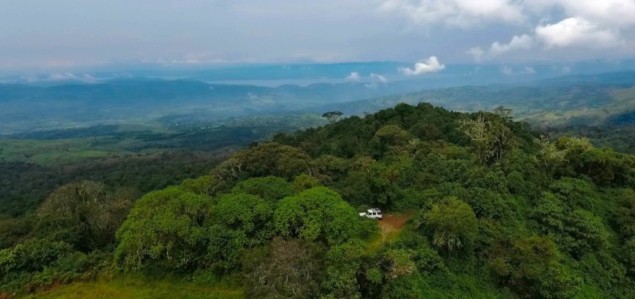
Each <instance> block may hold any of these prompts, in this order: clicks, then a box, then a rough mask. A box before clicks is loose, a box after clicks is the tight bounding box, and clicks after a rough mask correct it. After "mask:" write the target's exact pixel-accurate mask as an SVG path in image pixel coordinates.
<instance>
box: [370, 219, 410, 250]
mask: <svg viewBox="0 0 635 299" xmlns="http://www.w3.org/2000/svg"><path fill="white" fill-rule="evenodd" d="M410 217H412V215H411V214H387V215H384V218H383V219H382V220H379V222H378V223H379V229H380V232H381V235H379V236H377V238H375V239H374V240H373V241H371V242H370V244H369V248H370V249H377V248H379V247H380V246H381V245H382V244H384V243H386V242H390V241H392V240H394V239H395V238H396V237H397V236H399V233H401V231H402V230H403V228H404V226H405V225H406V222H407V221H408V220H409V219H410Z"/></svg>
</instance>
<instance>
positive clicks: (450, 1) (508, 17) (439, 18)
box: [380, 0, 525, 29]
mask: <svg viewBox="0 0 635 299" xmlns="http://www.w3.org/2000/svg"><path fill="white" fill-rule="evenodd" d="M380 10H382V11H386V12H397V13H400V14H401V15H403V16H405V17H406V18H408V19H409V20H410V21H412V22H414V23H416V24H444V25H447V26H452V27H460V28H466V29H467V28H468V27H469V26H472V25H475V24H481V23H492V22H493V23H497V22H502V23H521V22H523V21H524V20H525V16H524V14H523V11H522V7H521V6H520V5H519V4H518V2H517V1H512V0H479V1H475V0H383V1H382V4H381V6H380Z"/></svg>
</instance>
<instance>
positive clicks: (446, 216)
mask: <svg viewBox="0 0 635 299" xmlns="http://www.w3.org/2000/svg"><path fill="white" fill-rule="evenodd" d="M423 217H424V225H425V229H426V230H429V231H431V237H432V244H434V245H435V246H437V247H438V248H441V249H443V250H447V251H452V250H455V249H460V248H462V247H464V246H466V245H469V244H470V243H471V242H473V241H474V239H475V238H476V235H477V233H478V224H477V222H476V215H474V211H472V208H471V207H470V206H469V205H468V204H466V203H465V202H462V201H460V200H458V199H456V198H449V199H447V200H446V201H444V202H442V203H440V204H437V205H434V206H433V207H432V209H431V210H430V211H428V212H426V213H425V214H424V215H423Z"/></svg>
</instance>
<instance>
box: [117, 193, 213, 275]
mask: <svg viewBox="0 0 635 299" xmlns="http://www.w3.org/2000/svg"><path fill="white" fill-rule="evenodd" d="M211 210H212V201H211V200H210V199H209V198H208V197H206V196H202V195H197V194H194V193H191V192H186V191H183V190H182V189H180V188H177V187H170V188H167V189H164V190H160V191H154V192H150V193H148V194H146V195H145V196H143V197H142V198H141V199H139V201H138V202H137V203H136V204H135V206H134V208H133V209H132V211H130V214H129V215H128V219H126V221H125V222H124V223H123V224H122V225H121V227H120V228H119V230H118V231H117V240H118V241H119V246H117V249H116V250H115V261H116V262H117V263H118V264H119V265H120V266H122V267H123V268H124V269H128V270H132V269H139V268H142V267H144V266H145V265H146V264H148V263H149V262H159V263H160V264H162V265H163V266H165V267H167V268H170V269H188V268H191V267H193V266H196V265H205V264H209V263H211V262H213V261H210V260H209V259H206V251H207V250H206V249H207V246H208V243H209V238H210V237H209V235H210V234H211V233H210V228H211V225H212V223H211V216H212V214H211Z"/></svg>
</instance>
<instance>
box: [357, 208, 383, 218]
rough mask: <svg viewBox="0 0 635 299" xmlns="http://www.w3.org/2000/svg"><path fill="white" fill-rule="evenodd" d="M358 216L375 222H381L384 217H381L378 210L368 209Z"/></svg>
mask: <svg viewBox="0 0 635 299" xmlns="http://www.w3.org/2000/svg"><path fill="white" fill-rule="evenodd" d="M359 216H360V217H366V218H371V219H377V220H381V219H382V218H383V217H384V216H382V215H381V210H380V209H369V210H368V211H366V212H362V213H359Z"/></svg>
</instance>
